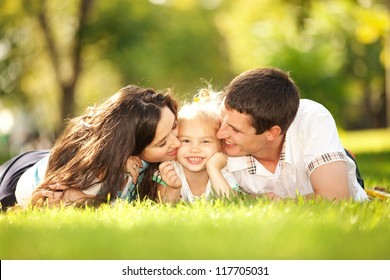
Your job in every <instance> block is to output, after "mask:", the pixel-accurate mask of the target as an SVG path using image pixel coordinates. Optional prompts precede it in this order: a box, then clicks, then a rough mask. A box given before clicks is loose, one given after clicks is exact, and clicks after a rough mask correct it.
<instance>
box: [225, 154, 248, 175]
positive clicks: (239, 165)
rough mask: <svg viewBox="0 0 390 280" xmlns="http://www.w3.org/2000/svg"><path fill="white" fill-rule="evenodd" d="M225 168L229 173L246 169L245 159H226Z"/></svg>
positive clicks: (242, 157) (241, 157)
mask: <svg viewBox="0 0 390 280" xmlns="http://www.w3.org/2000/svg"><path fill="white" fill-rule="evenodd" d="M226 168H227V170H228V171H229V172H237V171H242V170H245V169H246V168H247V163H246V157H245V156H240V157H228V162H227V165H226Z"/></svg>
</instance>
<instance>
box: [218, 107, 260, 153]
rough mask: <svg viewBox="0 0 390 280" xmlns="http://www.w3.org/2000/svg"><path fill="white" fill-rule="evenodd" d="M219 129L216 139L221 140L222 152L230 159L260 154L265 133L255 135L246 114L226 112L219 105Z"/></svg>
mask: <svg viewBox="0 0 390 280" xmlns="http://www.w3.org/2000/svg"><path fill="white" fill-rule="evenodd" d="M221 122H222V123H221V127H220V129H219V130H218V133H217V137H218V138H219V139H223V140H224V143H223V148H224V152H225V153H226V154H227V155H228V156H231V157H237V156H245V155H254V156H256V154H258V153H261V150H262V149H263V148H264V144H265V141H266V140H265V133H262V134H256V129H255V128H254V127H253V126H252V123H251V119H250V117H249V115H247V114H241V113H239V112H237V111H235V110H227V109H226V107H225V106H224V103H223V104H222V105H221Z"/></svg>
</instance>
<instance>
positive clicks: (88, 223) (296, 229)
mask: <svg viewBox="0 0 390 280" xmlns="http://www.w3.org/2000/svg"><path fill="white" fill-rule="evenodd" d="M373 133H374V134H373ZM375 133H378V134H375ZM351 135H353V134H350V133H346V132H343V133H342V134H341V136H342V140H343V144H344V146H346V147H347V148H349V149H351V150H352V151H353V152H354V153H355V155H356V158H357V160H358V164H359V166H360V169H361V173H362V174H363V177H364V178H365V181H366V185H367V186H368V187H374V186H377V185H380V186H382V187H385V188H387V189H389V186H390V177H389V176H390V175H389V174H390V160H389V159H390V144H389V143H387V142H390V141H388V140H387V139H390V134H389V131H378V132H377V131H374V132H360V134H359V137H361V139H359V140H358V143H360V145H356V146H354V145H355V144H353V143H354V141H356V137H357V136H351ZM378 135H379V136H378ZM372 137H374V138H376V137H384V139H382V140H383V141H382V142H381V143H382V144H381V145H382V146H381V148H380V149H379V150H378V145H379V144H375V145H374V146H373V148H372V150H370V149H369V147H366V146H364V145H365V144H367V143H368V142H369V141H368V140H367V139H369V138H370V139H371V138H372ZM370 145H371V144H370ZM363 146H364V147H363ZM389 236H390V201H389V200H377V199H375V200H372V201H369V202H365V203H357V202H352V201H345V202H329V201H316V202H314V201H305V200H303V199H298V200H297V201H290V200H288V201H283V202H274V201H268V200H265V199H253V198H248V197H242V198H236V199H233V200H231V201H227V200H215V201H210V202H205V201H199V202H197V203H195V204H193V205H187V204H185V203H180V204H178V205H176V206H174V207H172V206H167V205H157V204H154V203H151V202H134V203H132V204H128V203H118V204H116V205H115V206H113V207H110V206H104V207H101V208H99V209H71V208H68V209H56V210H53V209H52V210H48V209H46V210H43V211H42V210H40V211H39V210H34V211H13V212H8V213H3V214H0V259H3V260H4V259H27V260H29V259H38V260H40V259H61V260H68V259H92V260H100V259H104V260H121V259H123V260H136V259H143V260H148V259H150V260H176V259H186V260H199V259H205V260H216V259H221V260H226V259H234V260H250V259H253V260H259V259H267V260H280V259H283V260H291V259H294V260H311V259H319V260H325V259H332V260H339V259H351V260H360V259H364V260H380V259H385V260H388V259H390V242H389V241H390V237H389Z"/></svg>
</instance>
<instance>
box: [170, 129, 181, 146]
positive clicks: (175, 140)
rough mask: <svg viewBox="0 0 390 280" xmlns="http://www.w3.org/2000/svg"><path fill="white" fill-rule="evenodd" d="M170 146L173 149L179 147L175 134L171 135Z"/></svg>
mask: <svg viewBox="0 0 390 280" xmlns="http://www.w3.org/2000/svg"><path fill="white" fill-rule="evenodd" d="M170 140H171V144H170V145H171V146H172V147H175V148H179V147H180V145H181V143H180V141H179V139H178V138H177V136H176V135H175V134H173V133H171V139H170Z"/></svg>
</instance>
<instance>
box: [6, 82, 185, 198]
mask: <svg viewBox="0 0 390 280" xmlns="http://www.w3.org/2000/svg"><path fill="white" fill-rule="evenodd" d="M176 117H177V103H176V101H175V100H174V99H173V98H172V97H170V95H169V94H164V93H158V92H155V91H154V90H153V89H146V88H142V87H138V86H134V85H129V86H126V87H124V88H122V89H121V90H120V91H119V92H118V93H116V94H115V95H113V96H112V97H111V98H109V99H108V100H107V101H105V102H104V103H103V104H101V105H100V106H97V107H91V108H88V109H87V111H86V113H85V114H84V115H82V116H80V117H76V118H74V119H71V120H70V121H69V123H68V124H67V126H66V128H65V130H64V131H63V133H62V134H61V136H60V137H59V138H58V140H57V141H56V143H55V145H54V147H53V149H52V150H51V152H50V156H49V158H48V165H47V169H46V170H45V171H46V172H45V178H44V180H43V181H42V182H41V184H40V185H39V186H38V188H36V189H35V190H34V191H33V192H32V190H31V186H27V188H30V190H29V191H30V192H32V199H31V204H32V206H43V205H46V204H49V205H59V204H65V205H68V204H72V205H78V206H81V205H86V204H88V205H100V204H101V203H104V202H108V201H109V200H110V199H111V200H113V199H115V198H117V197H118V196H122V197H126V198H128V197H129V195H125V196H123V195H122V194H123V192H125V193H127V194H128V193H131V198H134V195H135V193H136V192H135V191H134V183H135V182H136V180H137V178H138V175H139V167H141V166H142V165H143V164H142V162H141V159H142V160H144V161H146V162H151V163H153V162H163V161H167V160H174V159H175V158H176V153H177V148H178V147H179V146H180V142H179V141H178V139H177V137H176V135H177V125H176ZM44 160H45V159H43V160H42V161H44ZM143 167H145V166H143ZM32 168H34V167H32ZM36 168H37V167H36ZM150 168H153V165H152V166H151V167H148V168H146V171H145V173H148V171H147V170H148V169H150ZM29 170H30V169H29ZM29 170H28V171H29ZM25 173H27V171H26V172H25ZM30 173H31V174H34V172H30ZM27 177H28V176H27ZM142 178H148V176H142ZM21 180H22V178H21V179H19V181H21ZM31 180H32V178H31ZM22 181H24V182H26V178H23V180H22ZM27 181H28V178H27ZM1 188H3V186H1ZM8 188H9V187H8ZM20 190H23V184H20V183H18V185H17V186H16V194H17V195H16V196H17V197H16V199H17V200H18V202H19V199H18V194H19V193H22V194H23V191H20ZM29 191H27V194H29ZM140 196H141V197H142V195H140ZM24 200H25V197H24Z"/></svg>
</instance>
